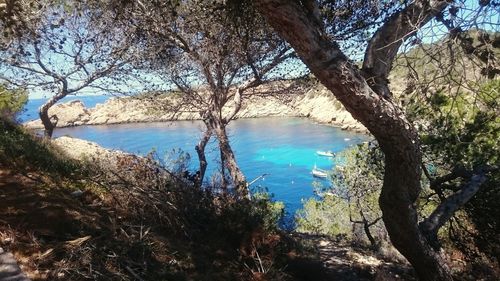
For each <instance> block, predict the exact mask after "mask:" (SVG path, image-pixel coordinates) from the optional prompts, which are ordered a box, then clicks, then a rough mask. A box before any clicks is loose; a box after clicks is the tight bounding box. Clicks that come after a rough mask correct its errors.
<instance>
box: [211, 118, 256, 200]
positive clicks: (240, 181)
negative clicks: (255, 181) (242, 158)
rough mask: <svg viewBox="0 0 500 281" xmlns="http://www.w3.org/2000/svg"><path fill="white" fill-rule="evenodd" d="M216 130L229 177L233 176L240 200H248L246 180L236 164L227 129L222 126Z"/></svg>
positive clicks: (233, 182)
mask: <svg viewBox="0 0 500 281" xmlns="http://www.w3.org/2000/svg"><path fill="white" fill-rule="evenodd" d="M214 130H215V134H216V135H217V139H218V140H219V148H220V151H221V156H222V157H223V159H224V165H225V168H227V170H228V172H229V175H230V176H231V180H232V184H233V186H234V188H235V190H236V194H237V196H238V197H240V198H246V197H248V195H249V193H248V187H247V184H246V178H245V175H244V174H243V172H242V171H241V170H240V167H239V166H238V163H237V162H236V157H235V155H234V152H233V149H232V148H231V145H230V144H229V138H228V137H227V133H226V128H225V127H224V126H223V125H221V126H217V127H216V128H214ZM223 168H224V167H223Z"/></svg>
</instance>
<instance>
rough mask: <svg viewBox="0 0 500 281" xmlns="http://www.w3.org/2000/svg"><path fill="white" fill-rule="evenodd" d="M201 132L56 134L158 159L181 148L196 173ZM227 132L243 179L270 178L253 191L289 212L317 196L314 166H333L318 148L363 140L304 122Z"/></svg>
mask: <svg viewBox="0 0 500 281" xmlns="http://www.w3.org/2000/svg"><path fill="white" fill-rule="evenodd" d="M202 128H203V126H202V123H200V122H198V121H177V122H172V123H147V124H121V125H105V126H81V127H73V128H63V129H57V130H56V131H55V134H54V136H55V137H57V136H62V135H69V136H73V137H76V138H81V139H86V140H90V141H94V142H96V143H98V144H100V145H102V146H104V147H107V148H112V149H120V150H123V151H127V152H131V153H136V154H141V155H145V154H147V153H148V152H150V151H152V150H153V149H154V150H155V151H156V152H157V153H158V155H159V156H160V157H161V156H165V155H167V154H169V153H170V152H171V151H172V150H173V149H178V148H180V149H182V150H183V151H185V152H187V153H189V154H190V155H191V158H192V159H191V167H192V170H193V171H195V170H196V167H197V160H198V159H197V156H196V152H195V150H194V146H195V145H196V143H197V141H198V140H199V138H200V137H201V135H202ZM228 131H229V135H230V140H231V145H232V147H233V149H234V151H235V154H236V158H237V161H238V163H239V164H240V167H241V169H242V170H243V172H244V173H245V175H246V176H247V179H248V180H249V181H251V180H252V179H255V178H256V177H258V176H260V175H262V174H268V175H266V176H265V177H263V178H262V179H260V180H258V181H257V182H256V183H255V184H254V187H258V186H261V187H264V188H267V189H268V191H269V192H270V193H272V194H274V199H275V200H278V201H283V202H284V203H285V206H286V210H287V212H288V213H289V214H293V213H295V211H296V210H297V209H299V208H301V205H302V204H301V202H302V199H306V198H310V197H313V196H315V195H314V190H313V186H312V184H313V182H314V181H318V179H316V178H313V177H312V175H311V170H312V168H313V167H314V165H317V167H318V168H323V169H331V168H332V166H333V165H334V164H335V163H333V162H332V160H331V159H330V158H328V157H322V156H318V155H317V154H316V151H317V150H331V151H333V152H339V151H342V150H344V149H346V148H347V147H348V146H350V145H354V144H356V143H360V142H362V141H365V140H366V139H367V137H366V136H365V135H361V134H356V133H353V132H347V131H342V130H340V129H338V128H334V127H330V126H325V125H319V124H315V123H313V122H312V121H310V120H308V119H303V118H258V119H240V120H236V121H234V122H232V123H231V124H230V126H229V130H228ZM216 148H217V147H216V143H215V141H212V142H211V143H210V145H209V146H208V147H207V158H208V159H209V160H210V164H209V171H208V172H209V173H210V172H213V171H214V169H215V168H216V166H217V164H216V163H217V162H218V159H220V158H219V154H218V150H217V149H216ZM319 181H321V180H319ZM323 184H328V182H327V181H324V182H323Z"/></svg>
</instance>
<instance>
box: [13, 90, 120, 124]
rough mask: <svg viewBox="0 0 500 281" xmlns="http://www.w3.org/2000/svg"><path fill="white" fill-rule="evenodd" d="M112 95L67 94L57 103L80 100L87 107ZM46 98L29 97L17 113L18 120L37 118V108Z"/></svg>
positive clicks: (102, 101)
mask: <svg viewBox="0 0 500 281" xmlns="http://www.w3.org/2000/svg"><path fill="white" fill-rule="evenodd" d="M111 97H113V96H68V97H65V98H64V99H62V100H61V101H59V102H58V103H64V102H68V101H73V100H80V101H82V102H83V104H85V106H86V107H87V108H90V107H94V106H95V105H96V104H98V103H104V102H105V101H107V100H108V99H109V98H111ZM47 100H48V99H47V98H44V99H29V100H28V103H27V104H26V106H25V107H24V111H23V112H22V114H20V115H19V120H20V121H21V122H26V121H31V120H35V119H38V108H39V107H40V106H42V105H43V104H44V103H45V102H46V101H47Z"/></svg>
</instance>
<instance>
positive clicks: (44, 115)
mask: <svg viewBox="0 0 500 281" xmlns="http://www.w3.org/2000/svg"><path fill="white" fill-rule="evenodd" d="M66 95H67V94H66V93H65V92H64V91H62V92H60V93H58V94H57V95H55V96H53V97H52V98H50V99H49V100H48V101H47V102H46V103H45V104H43V105H42V106H40V108H39V109H38V115H39V116H40V120H41V121H42V124H43V128H44V136H45V137H46V138H49V139H50V138H52V134H53V133H54V129H55V128H56V126H57V121H58V119H57V116H55V115H54V116H49V109H50V108H51V107H52V106H53V105H54V104H56V103H57V102H58V101H60V100H61V99H63V98H64V97H65V96H66ZM52 119H55V121H52Z"/></svg>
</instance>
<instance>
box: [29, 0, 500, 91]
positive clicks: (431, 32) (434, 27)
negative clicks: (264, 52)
mask: <svg viewBox="0 0 500 281" xmlns="http://www.w3.org/2000/svg"><path fill="white" fill-rule="evenodd" d="M477 8H478V1H477V0H466V1H465V3H463V6H462V9H461V10H460V13H462V15H461V16H460V18H466V19H474V18H475V19H477V20H476V21H477V22H478V23H486V24H482V25H481V26H479V24H476V26H474V22H472V26H473V27H476V28H482V29H486V30H489V31H500V30H498V27H499V22H500V20H499V13H498V11H497V12H494V11H493V12H492V13H490V14H488V15H485V14H476V13H475V12H473V11H476V10H477ZM468 25H470V23H468ZM446 34H447V30H446V28H445V27H444V26H443V25H442V24H441V23H439V22H437V21H435V20H433V21H431V22H430V23H429V24H427V25H426V26H425V27H424V28H422V29H421V30H420V31H419V33H418V35H417V36H418V37H419V38H421V39H422V43H426V44H428V43H433V42H436V41H438V40H440V39H441V38H442V37H443V36H445V35H446ZM360 53H362V52H360ZM361 57H362V55H361V56H360V58H361ZM56 60H58V59H56ZM57 63H61V64H62V65H64V64H65V63H64V60H60V61H57ZM285 69H290V68H289V67H287V68H285ZM291 69H294V70H293V71H294V72H296V73H291V74H290V75H291V76H294V75H296V74H297V73H306V72H307V69H306V67H305V65H303V64H302V63H300V62H299V63H298V65H297V66H296V67H292V68H291ZM144 79H146V80H149V81H151V82H154V83H155V84H165V82H164V81H162V80H161V79H160V78H159V77H155V76H154V75H151V74H149V75H145V76H144ZM127 82H128V83H127V84H124V85H126V86H121V87H122V91H123V92H131V93H133V92H134V89H135V90H136V91H135V92H137V91H139V89H141V88H143V87H142V85H141V84H140V83H141V82H139V81H127ZM123 87H126V88H127V89H124V88H123ZM103 94H106V93H105V92H103V91H102V90H99V89H83V90H81V91H80V92H78V93H77V95H78V96H92V95H103ZM51 95H52V94H51V93H50V92H47V91H46V90H41V89H39V88H37V89H32V90H30V94H29V98H30V99H40V98H47V97H50V96H51Z"/></svg>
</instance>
